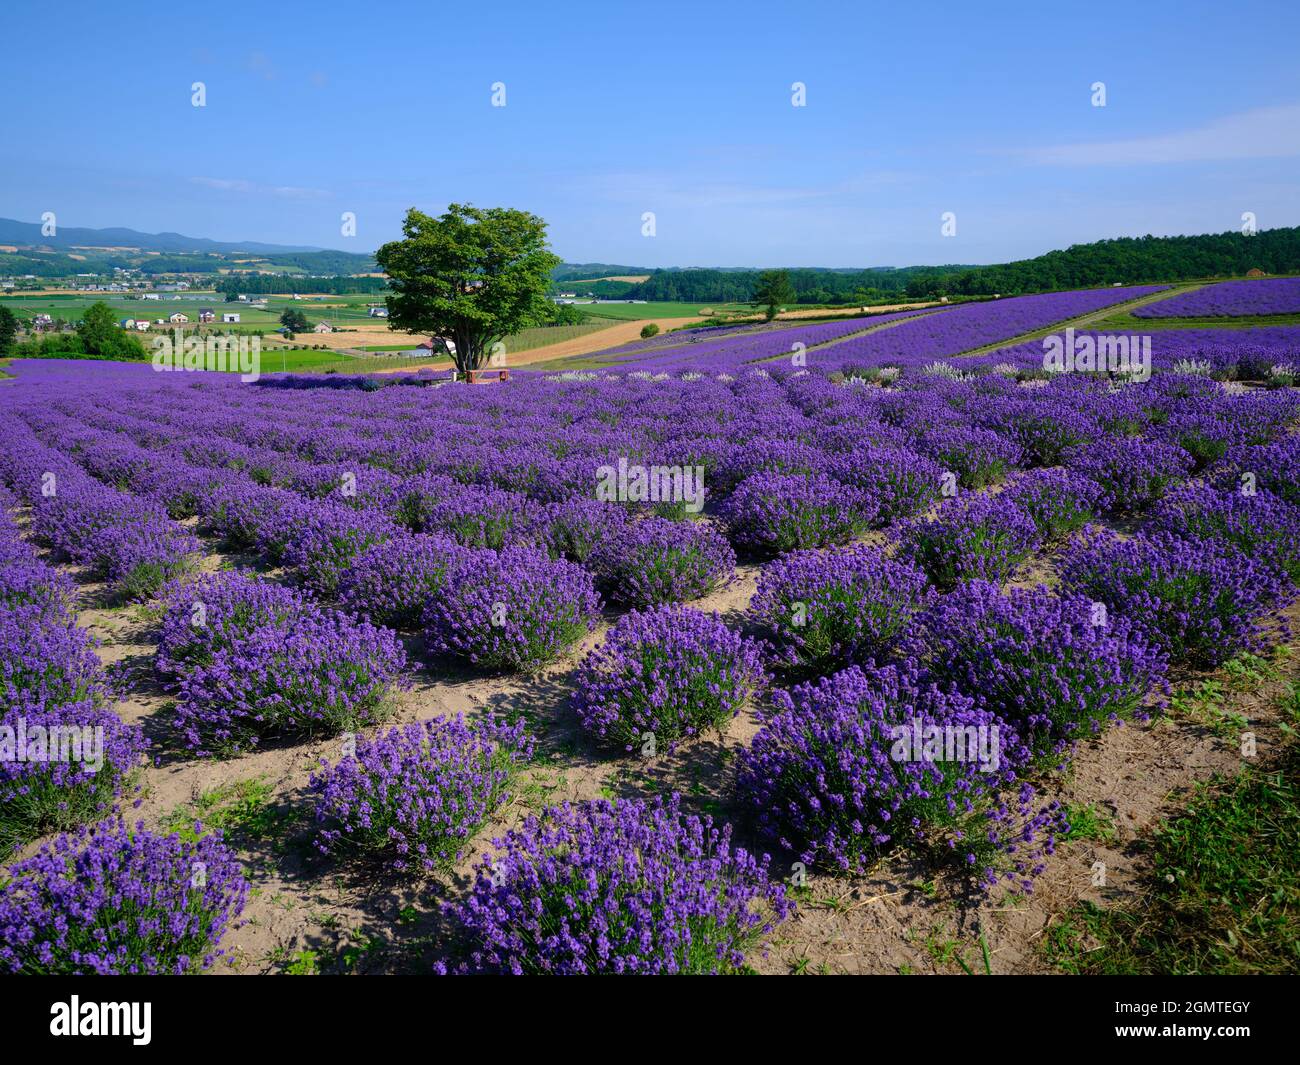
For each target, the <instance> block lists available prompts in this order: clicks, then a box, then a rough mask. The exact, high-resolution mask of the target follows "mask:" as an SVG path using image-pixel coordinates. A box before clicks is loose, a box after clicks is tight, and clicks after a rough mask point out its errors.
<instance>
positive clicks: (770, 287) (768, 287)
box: [750, 270, 794, 322]
mask: <svg viewBox="0 0 1300 1065" xmlns="http://www.w3.org/2000/svg"><path fill="white" fill-rule="evenodd" d="M750 302H751V303H753V304H754V305H755V306H758V307H766V308H767V310H766V312H765V313H766V315H767V320H768V321H769V322H770V321H771V320H772V319H773V318H775V317H776V313H777V311H779V310H780V309H781V305H782V304H783V303H793V302H794V288H793V287H792V286H791V284H790V274H789V272H788V271H786V270H764V271H763V272H762V273H761V274H759V275H758V285H757V287H756V288H755V289H754V297H753V299H751V300H750Z"/></svg>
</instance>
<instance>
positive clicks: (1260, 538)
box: [1151, 481, 1300, 583]
mask: <svg viewBox="0 0 1300 1065" xmlns="http://www.w3.org/2000/svg"><path fill="white" fill-rule="evenodd" d="M1151 525H1152V527H1153V528H1155V529H1159V530H1161V531H1163V532H1168V533H1172V534H1173V535H1175V536H1178V537H1181V538H1183V539H1185V540H1216V541H1219V542H1220V543H1224V544H1230V545H1232V546H1233V547H1235V548H1237V549H1238V550H1239V551H1240V552H1241V553H1242V555H1244V556H1245V557H1246V558H1249V559H1252V560H1253V561H1255V562H1259V563H1261V564H1264V565H1267V566H1271V567H1273V568H1274V569H1276V570H1278V571H1279V572H1280V573H1283V574H1285V575H1286V577H1287V578H1288V579H1289V580H1291V581H1292V582H1293V583H1300V506H1294V505H1292V504H1290V503H1287V502H1286V501H1285V500H1283V499H1279V498H1278V497H1277V496H1275V495H1273V494H1272V493H1271V492H1267V491H1262V490H1260V491H1256V492H1254V493H1253V494H1251V495H1246V494H1244V493H1242V492H1233V491H1224V490H1221V489H1217V488H1214V487H1213V486H1212V485H1208V484H1205V483H1204V482H1200V481H1192V482H1189V483H1188V484H1185V485H1183V486H1181V487H1179V488H1177V489H1175V490H1174V491H1173V492H1171V493H1170V494H1169V495H1167V496H1166V497H1165V498H1164V499H1162V500H1161V501H1160V502H1159V503H1158V504H1156V507H1155V509H1154V510H1153V511H1152V514H1151Z"/></svg>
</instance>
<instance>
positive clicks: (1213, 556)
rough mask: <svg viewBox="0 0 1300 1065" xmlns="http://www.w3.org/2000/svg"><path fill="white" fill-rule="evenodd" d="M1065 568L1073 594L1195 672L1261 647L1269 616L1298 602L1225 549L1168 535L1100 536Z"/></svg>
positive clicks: (1260, 569) (1076, 551)
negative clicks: (1291, 601)
mask: <svg viewBox="0 0 1300 1065" xmlns="http://www.w3.org/2000/svg"><path fill="white" fill-rule="evenodd" d="M1060 568H1061V578H1062V582H1063V585H1064V587H1065V588H1066V590H1067V591H1069V592H1075V593H1078V594H1081V595H1086V596H1089V597H1091V598H1092V599H1093V600H1095V601H1098V602H1100V603H1103V604H1105V606H1106V607H1107V608H1108V609H1109V610H1110V611H1112V612H1113V613H1115V614H1118V615H1120V616H1121V617H1127V618H1128V619H1129V620H1130V621H1132V622H1133V624H1134V626H1135V627H1136V628H1137V629H1138V630H1139V631H1140V632H1141V633H1142V634H1143V637H1144V638H1145V639H1146V640H1147V641H1149V642H1150V643H1152V644H1154V645H1155V646H1157V647H1159V648H1161V649H1162V650H1164V651H1165V652H1166V653H1167V654H1168V655H1169V659H1170V661H1171V662H1173V663H1176V664H1180V665H1183V664H1185V665H1191V666H1197V667H1213V666H1217V665H1219V664H1220V663H1222V662H1224V661H1226V660H1227V659H1229V658H1231V657H1232V656H1233V655H1234V654H1236V653H1237V652H1239V651H1243V650H1249V649H1254V648H1257V647H1259V646H1260V645H1261V642H1262V637H1263V621H1264V619H1265V617H1266V615H1267V614H1268V613H1269V612H1270V611H1272V610H1273V609H1275V608H1277V607H1279V606H1281V605H1284V604H1285V603H1286V602H1287V601H1288V600H1289V599H1290V598H1291V596H1292V594H1293V593H1292V592H1291V591H1289V590H1288V589H1287V588H1286V587H1285V586H1284V583H1283V580H1282V578H1280V577H1279V576H1278V575H1277V574H1275V573H1274V572H1273V571H1271V570H1270V569H1268V568H1267V567H1266V566H1263V565H1261V564H1259V563H1257V562H1255V561H1253V560H1251V559H1249V558H1245V557H1243V556H1242V555H1241V554H1239V553H1238V552H1237V551H1236V550H1234V549H1233V548H1231V547H1229V546H1227V545H1224V544H1221V543H1218V542H1216V541H1213V540H1183V539H1180V538H1179V537H1176V536H1171V535H1169V534H1168V533H1154V534H1151V535H1139V536H1135V537H1133V538H1132V539H1129V540H1121V539H1120V538H1119V537H1117V536H1115V535H1113V534H1111V533H1105V532H1100V531H1096V530H1094V531H1092V532H1091V533H1090V534H1088V535H1085V536H1083V537H1081V538H1079V539H1078V540H1076V541H1075V542H1073V543H1072V544H1070V545H1069V547H1068V548H1067V549H1066V552H1065V555H1064V556H1063V558H1062V561H1061V567H1060Z"/></svg>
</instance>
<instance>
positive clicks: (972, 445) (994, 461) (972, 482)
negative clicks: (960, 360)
mask: <svg viewBox="0 0 1300 1065" xmlns="http://www.w3.org/2000/svg"><path fill="white" fill-rule="evenodd" d="M943 365H947V364H943ZM919 450H920V451H922V452H923V453H924V454H926V455H929V456H930V457H931V458H932V459H934V461H935V462H937V463H938V464H939V465H940V466H942V467H943V468H944V469H946V470H951V471H952V472H953V473H955V474H956V475H957V483H958V484H960V485H961V487H962V488H966V489H971V490H977V489H980V488H986V487H988V486H989V485H991V484H997V483H999V482H1000V481H1001V480H1002V479H1003V478H1005V477H1006V475H1007V471H1008V470H1010V469H1011V467H1013V466H1015V465H1016V463H1018V462H1019V461H1020V458H1021V451H1020V448H1019V447H1018V446H1016V445H1015V444H1014V443H1012V442H1011V441H1010V440H1006V439H1004V438H1002V437H1000V436H998V434H997V433H995V432H991V431H990V430H988V429H976V428H973V427H971V426H964V425H946V426H942V427H939V428H934V429H930V430H929V431H927V432H926V433H925V434H924V435H923V436H922V437H921V442H920V444H919Z"/></svg>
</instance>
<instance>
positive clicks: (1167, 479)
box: [1066, 439, 1192, 514]
mask: <svg viewBox="0 0 1300 1065" xmlns="http://www.w3.org/2000/svg"><path fill="white" fill-rule="evenodd" d="M1066 465H1067V466H1069V467H1070V468H1071V469H1073V470H1075V471H1076V472H1078V473H1081V474H1083V475H1084V476H1085V477H1087V478H1089V479H1090V480H1092V481H1094V482H1095V483H1096V484H1097V485H1098V486H1099V487H1100V488H1101V496H1100V497H1099V498H1098V500H1097V505H1098V506H1099V507H1101V509H1103V510H1108V511H1114V512H1116V513H1120V514H1138V513H1141V512H1142V511H1144V510H1146V509H1147V508H1148V507H1150V506H1151V504H1152V503H1154V502H1155V501H1156V500H1157V499H1159V498H1160V497H1161V496H1162V495H1164V494H1165V492H1166V491H1168V490H1169V489H1170V488H1171V487H1173V486H1174V485H1175V484H1178V483H1179V482H1180V481H1182V480H1184V479H1185V478H1186V477H1187V475H1188V474H1189V473H1190V472H1191V469H1192V460H1191V458H1190V457H1189V456H1188V455H1187V454H1186V452H1184V451H1183V450H1182V449H1181V448H1178V447H1175V446H1174V445H1172V444H1165V443H1162V442H1161V441H1159V440H1141V439H1134V440H1129V439H1108V440H1105V441H1101V442H1099V443H1096V444H1093V445H1091V446H1089V447H1087V448H1082V449H1079V450H1077V451H1072V452H1070V453H1069V454H1068V455H1067V456H1066Z"/></svg>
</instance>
